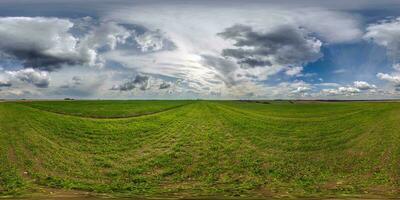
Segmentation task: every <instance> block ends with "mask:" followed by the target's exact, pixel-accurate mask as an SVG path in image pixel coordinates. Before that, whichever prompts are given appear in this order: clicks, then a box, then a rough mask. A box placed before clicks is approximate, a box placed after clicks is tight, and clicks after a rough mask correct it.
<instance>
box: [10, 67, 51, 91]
mask: <svg viewBox="0 0 400 200" xmlns="http://www.w3.org/2000/svg"><path fill="white" fill-rule="evenodd" d="M7 74H9V75H10V76H11V77H12V78H14V79H18V80H20V81H22V82H25V83H29V84H33V85H35V86H36V87H39V88H47V87H48V86H49V82H50V77H49V73H48V72H45V71H37V70H35V69H32V68H27V69H21V70H18V71H7Z"/></svg>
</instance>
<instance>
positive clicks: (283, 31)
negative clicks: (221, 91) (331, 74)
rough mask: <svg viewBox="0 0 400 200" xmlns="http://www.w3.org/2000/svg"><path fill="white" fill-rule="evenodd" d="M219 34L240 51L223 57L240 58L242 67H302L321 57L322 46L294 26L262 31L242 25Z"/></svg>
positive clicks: (282, 26)
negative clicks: (276, 65) (277, 65)
mask: <svg viewBox="0 0 400 200" xmlns="http://www.w3.org/2000/svg"><path fill="white" fill-rule="evenodd" d="M218 35H219V36H221V37H223V38H225V39H230V40H233V41H234V46H235V47H237V48H235V49H224V50H223V52H222V55H223V56H227V57H232V58H235V59H237V60H238V63H239V64H241V66H242V67H267V66H270V65H272V64H280V65H295V66H299V65H302V64H304V63H307V62H312V61H315V60H317V59H318V58H320V57H321V54H320V47H321V45H322V43H321V42H320V41H319V40H317V39H316V38H313V37H310V36H307V32H306V31H305V30H304V29H301V28H298V27H294V26H293V25H280V26H277V27H274V28H272V29H271V30H267V31H265V32H262V31H255V30H253V28H252V27H250V26H247V25H240V24H238V25H234V26H232V27H229V28H226V29H225V30H224V31H223V32H221V33H219V34H218Z"/></svg>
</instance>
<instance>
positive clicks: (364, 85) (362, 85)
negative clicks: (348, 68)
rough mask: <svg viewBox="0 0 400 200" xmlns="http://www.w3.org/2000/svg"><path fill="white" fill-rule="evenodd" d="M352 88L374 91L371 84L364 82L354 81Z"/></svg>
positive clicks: (373, 86)
mask: <svg viewBox="0 0 400 200" xmlns="http://www.w3.org/2000/svg"><path fill="white" fill-rule="evenodd" d="M353 84H354V87H355V88H357V89H359V90H369V89H375V88H376V86H375V85H373V84H369V83H367V82H365V81H354V83H353Z"/></svg>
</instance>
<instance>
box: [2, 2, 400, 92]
mask: <svg viewBox="0 0 400 200" xmlns="http://www.w3.org/2000/svg"><path fill="white" fill-rule="evenodd" d="M0 98H1V99H16V98H34V99H57V98H79V99H198V98H201V99H395V98H400V1H398V0H380V1H376V0H352V1H348V0H335V1H325V0H264V1H261V0H259V1H257V0H248V1H235V0H229V1H228V0H213V1H211V0H202V1H194V0H141V1H137V0H130V1H123V0H96V1H95V0H86V1H77V0H51V1H50V0H2V1H0Z"/></svg>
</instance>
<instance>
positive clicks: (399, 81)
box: [376, 73, 400, 87]
mask: <svg viewBox="0 0 400 200" xmlns="http://www.w3.org/2000/svg"><path fill="white" fill-rule="evenodd" d="M376 76H377V77H378V78H379V79H381V80H385V81H389V82H391V83H392V84H394V85H395V87H400V75H390V74H384V73H378V74H377V75H376Z"/></svg>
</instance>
